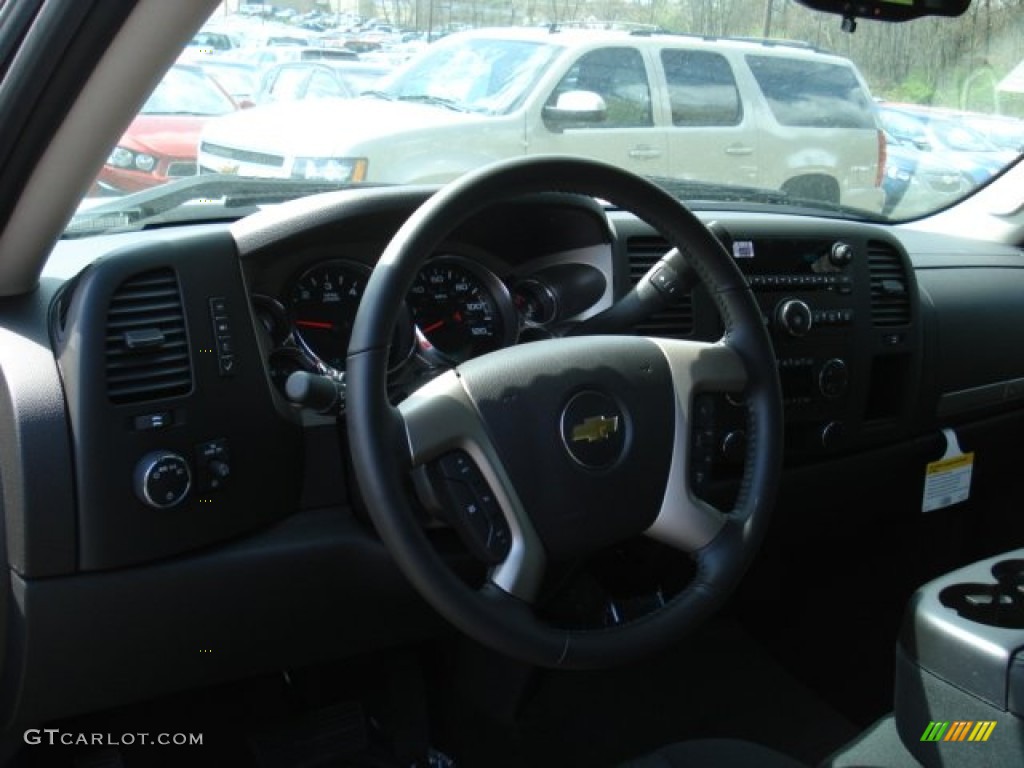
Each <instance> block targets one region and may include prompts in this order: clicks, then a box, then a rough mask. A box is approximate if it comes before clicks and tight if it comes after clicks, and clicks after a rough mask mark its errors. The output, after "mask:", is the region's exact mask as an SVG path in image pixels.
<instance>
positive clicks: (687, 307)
mask: <svg viewBox="0 0 1024 768" xmlns="http://www.w3.org/2000/svg"><path fill="white" fill-rule="evenodd" d="M666 251H668V244H667V243H666V242H665V241H664V240H663V239H661V238H660V237H631V238H629V240H627V241H626V252H627V254H628V257H629V279H630V282H631V283H632V284H633V285H636V283H637V282H639V280H640V278H641V277H643V276H644V275H645V274H647V270H649V269H650V268H651V267H653V266H654V264H655V262H657V261H658V259H660V258H661V257H662V256H664V255H665V253H666ZM635 330H636V332H637V333H638V334H640V335H641V336H660V337H663V338H670V339H681V338H684V337H687V336H690V335H691V334H692V333H693V296H692V295H691V294H686V295H685V296H683V297H682V299H681V300H680V301H679V302H678V303H676V304H674V305H672V306H670V307H666V308H665V309H663V310H662V311H660V312H655V313H654V314H653V315H651V316H650V317H649V318H647V319H646V320H645V321H644V322H642V323H638V324H637V325H636V326H635Z"/></svg>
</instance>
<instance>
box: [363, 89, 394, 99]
mask: <svg viewBox="0 0 1024 768" xmlns="http://www.w3.org/2000/svg"><path fill="white" fill-rule="evenodd" d="M359 95H360V96H372V97H373V98H375V99H383V100H384V101H394V100H395V97H394V95H392V94H390V93H388V92H387V91H375V90H369V91H360V92H359Z"/></svg>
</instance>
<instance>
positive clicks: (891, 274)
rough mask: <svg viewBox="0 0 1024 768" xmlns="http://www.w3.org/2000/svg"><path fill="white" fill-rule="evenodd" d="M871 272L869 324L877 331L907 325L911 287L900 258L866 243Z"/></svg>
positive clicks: (890, 249) (887, 248)
mask: <svg viewBox="0 0 1024 768" xmlns="http://www.w3.org/2000/svg"><path fill="white" fill-rule="evenodd" d="M868 268H869V270H870V272H871V321H872V323H874V325H876V326H878V327H883V328H884V327H891V326H896V325H907V324H908V323H909V322H910V285H909V281H908V280H907V273H906V270H905V269H904V266H903V261H902V260H901V259H900V254H899V252H898V251H896V250H895V249H894V248H893V247H892V246H891V245H888V244H887V243H881V242H877V241H872V242H869V243H868Z"/></svg>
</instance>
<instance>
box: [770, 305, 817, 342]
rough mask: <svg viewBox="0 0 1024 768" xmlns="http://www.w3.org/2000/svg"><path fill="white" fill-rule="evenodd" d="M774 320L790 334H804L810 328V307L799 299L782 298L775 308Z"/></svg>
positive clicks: (811, 319)
mask: <svg viewBox="0 0 1024 768" xmlns="http://www.w3.org/2000/svg"><path fill="white" fill-rule="evenodd" d="M775 322H776V323H778V324H779V325H780V326H781V327H782V329H783V330H784V331H785V332H786V333H788V334H789V335H790V336H797V337H799V336H806V335H807V332H808V331H809V330H811V324H812V322H813V317H812V315H811V308H810V307H808V306H807V304H806V302H803V301H800V299H783V300H782V301H780V302H779V306H778V307H776V309H775Z"/></svg>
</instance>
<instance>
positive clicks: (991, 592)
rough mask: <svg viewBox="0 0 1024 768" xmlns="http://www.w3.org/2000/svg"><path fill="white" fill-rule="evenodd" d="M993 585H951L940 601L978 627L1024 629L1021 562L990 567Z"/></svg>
mask: <svg viewBox="0 0 1024 768" xmlns="http://www.w3.org/2000/svg"><path fill="white" fill-rule="evenodd" d="M992 576H993V577H994V578H995V580H996V581H995V583H994V584H972V583H967V584H954V585H952V586H949V587H946V588H945V589H943V590H942V591H941V592H940V593H939V602H941V603H942V604H943V605H944V606H946V607H947V608H949V609H950V610H953V611H956V613H957V615H959V616H961V617H963V618H965V619H968V620H970V621H975V622H978V623H979V624H987V625H988V626H990V627H1002V628H1004V629H1024V560H1022V559H1014V560H1000V561H999V562H998V563H996V564H995V565H993V566H992Z"/></svg>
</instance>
